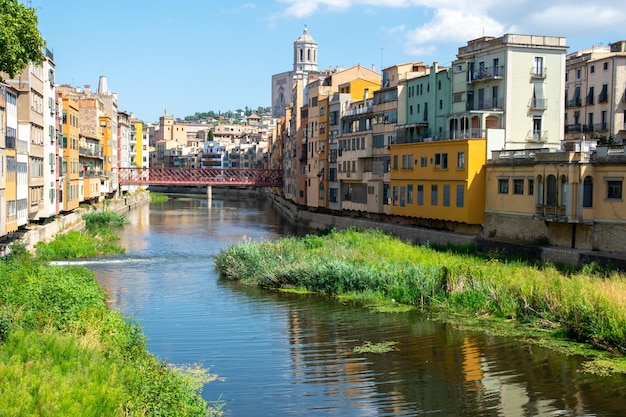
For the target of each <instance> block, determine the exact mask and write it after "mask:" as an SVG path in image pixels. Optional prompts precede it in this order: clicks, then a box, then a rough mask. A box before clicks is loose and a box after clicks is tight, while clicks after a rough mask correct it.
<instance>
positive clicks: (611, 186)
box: [606, 180, 622, 200]
mask: <svg viewBox="0 0 626 417" xmlns="http://www.w3.org/2000/svg"><path fill="white" fill-rule="evenodd" d="M606 184H607V195H606V198H608V199H620V200H621V198H622V180H608V181H607V182H606Z"/></svg>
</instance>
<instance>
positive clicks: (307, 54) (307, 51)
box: [306, 49, 311, 62]
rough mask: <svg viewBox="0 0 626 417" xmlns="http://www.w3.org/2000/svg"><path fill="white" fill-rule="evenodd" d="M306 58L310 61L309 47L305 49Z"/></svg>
mask: <svg viewBox="0 0 626 417" xmlns="http://www.w3.org/2000/svg"><path fill="white" fill-rule="evenodd" d="M306 60H307V61H309V62H310V61H311V50H310V49H307V50H306Z"/></svg>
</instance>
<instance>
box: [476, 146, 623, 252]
mask: <svg viewBox="0 0 626 417" xmlns="http://www.w3.org/2000/svg"><path fill="white" fill-rule="evenodd" d="M566 147H568V148H569V149H571V150H569V151H563V152H540V151H537V152H533V151H529V150H527V151H499V152H494V156H493V158H492V160H491V161H489V163H488V165H487V180H486V187H487V188H486V200H485V226H484V229H485V233H488V234H489V235H490V236H492V237H502V238H507V239H514V240H519V241H526V242H536V243H543V244H551V245H558V246H565V247H571V248H577V249H585V250H600V251H609V252H626V241H624V239H623V236H624V233H625V232H626V221H625V220H626V206H625V205H624V195H623V182H624V172H626V152H625V151H624V147H623V146H618V147H606V146H604V147H598V148H597V149H595V141H579V142H575V143H572V142H568V143H567V144H566Z"/></svg>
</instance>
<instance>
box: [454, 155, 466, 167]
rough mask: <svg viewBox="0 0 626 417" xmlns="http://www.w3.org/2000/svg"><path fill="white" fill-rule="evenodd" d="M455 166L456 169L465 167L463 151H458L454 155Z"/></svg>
mask: <svg viewBox="0 0 626 417" xmlns="http://www.w3.org/2000/svg"><path fill="white" fill-rule="evenodd" d="M456 167H457V168H458V169H464V168H465V152H459V153H457V155H456Z"/></svg>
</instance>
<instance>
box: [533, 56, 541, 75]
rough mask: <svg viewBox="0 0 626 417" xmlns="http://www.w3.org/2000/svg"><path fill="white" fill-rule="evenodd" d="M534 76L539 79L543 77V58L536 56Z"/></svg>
mask: <svg viewBox="0 0 626 417" xmlns="http://www.w3.org/2000/svg"><path fill="white" fill-rule="evenodd" d="M534 75H536V76H538V77H541V76H543V57H542V56H536V57H535V71H534Z"/></svg>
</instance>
